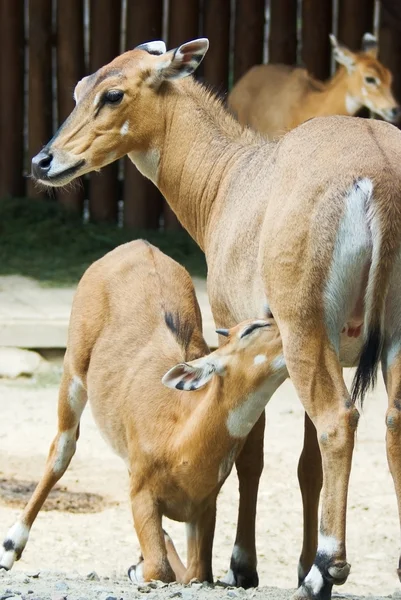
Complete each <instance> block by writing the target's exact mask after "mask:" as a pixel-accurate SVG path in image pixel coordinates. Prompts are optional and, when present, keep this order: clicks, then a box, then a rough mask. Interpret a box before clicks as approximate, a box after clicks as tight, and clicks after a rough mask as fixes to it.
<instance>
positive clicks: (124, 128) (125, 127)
mask: <svg viewBox="0 0 401 600" xmlns="http://www.w3.org/2000/svg"><path fill="white" fill-rule="evenodd" d="M128 131H129V121H125V123H123V125H122V127H121V129H120V133H121V135H127V133H128Z"/></svg>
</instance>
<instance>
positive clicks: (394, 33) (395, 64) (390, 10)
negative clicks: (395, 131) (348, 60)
mask: <svg viewBox="0 0 401 600" xmlns="http://www.w3.org/2000/svg"><path fill="white" fill-rule="evenodd" d="M397 11H398V13H397ZM379 37H380V54H379V58H380V60H381V61H382V62H383V64H384V65H385V66H386V67H387V68H388V69H390V71H391V72H392V74H393V86H392V89H393V93H394V96H395V98H396V100H397V102H398V103H399V104H401V8H400V5H399V4H398V6H396V3H395V2H394V1H393V2H391V0H386V2H383V3H382V4H381V7H380V36H379Z"/></svg>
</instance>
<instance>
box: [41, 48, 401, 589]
mask: <svg viewBox="0 0 401 600" xmlns="http://www.w3.org/2000/svg"><path fill="white" fill-rule="evenodd" d="M207 48H208V41H207V40H206V39H199V40H195V41H191V42H188V43H186V44H183V45H182V46H180V47H179V48H177V49H175V50H171V51H169V52H166V48H165V45H164V43H163V42H151V43H149V44H144V45H142V46H140V47H138V48H136V49H134V50H132V51H130V52H126V53H125V54H123V55H122V56H120V57H118V58H116V59H115V60H113V61H112V62H111V63H110V64H108V65H107V66H105V67H103V68H101V69H100V70H99V71H97V72H96V73H95V74H93V75H91V76H90V77H87V78H84V79H83V80H82V81H81V82H80V83H78V85H77V87H76V89H75V98H76V107H75V108H74V111H73V112H72V114H71V115H70V117H69V118H68V120H67V121H66V122H65V123H64V125H63V126H62V127H61V129H60V130H59V131H58V133H56V135H55V136H54V138H53V139H52V140H51V141H50V142H49V144H48V145H47V146H45V147H44V149H43V150H42V151H41V152H40V153H39V154H38V155H37V156H35V157H34V159H33V161H32V170H33V176H34V177H35V178H36V179H37V180H38V181H40V182H42V183H43V184H45V185H50V186H61V185H64V184H67V183H68V182H70V181H71V180H72V179H74V177H77V176H79V175H81V174H83V173H86V172H89V171H92V170H94V169H100V168H101V167H102V166H104V165H106V164H107V163H109V162H111V161H113V160H116V159H118V158H120V157H122V156H124V155H125V154H128V155H129V157H130V158H131V160H132V161H133V162H134V163H135V164H136V165H137V167H138V168H139V169H140V171H142V173H144V174H145V175H146V176H147V177H149V178H150V179H151V180H152V181H153V182H154V183H155V184H156V185H157V186H158V187H159V188H160V190H161V191H162V193H163V194H164V196H165V197H166V198H167V200H168V202H169V204H170V206H171V207H172V208H173V210H174V211H175V213H176V214H177V216H178V218H179V219H180V221H181V222H182V223H183V225H184V226H185V227H186V228H187V230H188V231H189V232H190V233H191V235H192V236H193V237H194V238H195V240H196V241H197V242H198V244H199V245H200V246H201V247H202V248H203V249H204V251H205V253H206V257H207V263H208V292H209V298H210V302H211V305H212V310H213V315H214V319H215V322H216V325H217V326H218V327H227V326H233V325H235V324H236V323H238V322H240V321H242V320H244V319H246V318H253V317H255V316H261V317H262V316H263V315H265V314H266V310H267V308H268V309H269V310H270V311H271V312H272V314H273V315H274V317H275V319H276V321H277V324H278V327H279V330H280V333H281V336H282V340H283V352H284V357H285V361H286V365H287V369H288V372H289V375H290V377H291V378H292V381H293V383H294V385H295V387H296V390H297V392H298V395H299V397H300V399H301V402H302V404H303V406H304V407H305V411H306V414H307V415H308V416H307V418H306V429H305V443H304V451H303V453H302V455H301V458H300V465H299V478H300V485H301V491H302V495H303V502H304V541H303V547H302V552H301V557H300V566H299V579H300V589H299V591H298V592H297V594H296V597H297V598H305V597H309V598H319V599H323V598H328V597H329V595H330V593H331V588H332V585H333V583H337V584H339V583H343V582H344V581H345V580H346V578H347V575H348V573H349V569H350V567H349V564H348V563H347V560H346V548H345V522H346V504H347V490H348V479H349V474H350V469H351V459H352V452H353V446H354V435H355V430H356V426H357V421H358V410H357V409H356V407H355V400H356V398H357V396H360V397H363V395H364V392H365V391H366V389H367V388H368V386H369V384H370V383H371V382H372V381H373V380H374V376H375V373H376V369H377V365H378V362H379V360H380V357H382V361H383V367H384V373H385V376H386V380H387V389H388V393H389V409H388V415H387V425H388V434H387V436H388V437H387V442H388V457H389V462H390V468H391V471H392V473H393V477H394V481H395V486H396V491H397V496H398V498H399V499H401V415H400V408H401V405H400V403H399V401H398V397H399V396H398V394H399V388H400V386H401V325H400V323H401V319H400V318H399V310H398V299H399V297H400V292H401V284H400V282H399V277H398V270H399V267H400V253H399V251H400V245H401V204H400V191H399V188H400V184H401V133H400V132H399V131H398V129H396V128H395V127H393V126H392V125H389V124H388V123H384V122H382V121H373V120H367V119H356V118H348V117H327V118H324V119H313V120H311V121H308V122H307V123H304V124H303V125H302V126H300V127H298V128H297V129H295V130H293V131H292V132H290V133H288V134H287V135H286V136H284V137H283V138H282V139H281V140H280V141H278V142H268V141H267V140H265V139H264V138H262V136H260V135H259V134H258V133H256V132H253V131H252V130H250V129H245V130H244V129H243V127H242V126H241V125H240V124H239V123H237V122H236V121H235V120H234V119H233V118H232V117H231V116H230V115H229V114H228V113H227V112H226V111H225V109H224V107H223V106H222V105H221V103H220V102H219V101H218V100H217V99H216V98H215V97H213V96H212V95H211V94H210V93H208V92H207V90H205V88H204V87H202V85H200V84H199V83H197V82H196V81H194V80H193V78H192V77H186V78H185V76H187V75H189V74H190V73H192V72H193V71H194V70H195V69H196V67H197V66H198V64H199V63H200V61H201V60H202V58H203V56H204V55H205V53H206V51H207ZM394 265H395V268H394ZM361 325H363V333H362V334H360V335H358V331H360V330H359V328H360V327H361ZM343 329H345V330H344V331H343ZM354 364H358V370H357V374H356V380H355V387H354V393H353V396H352V398H351V396H350V395H349V393H348V391H347V388H346V386H345V383H344V379H343V376H342V368H341V366H342V365H354ZM263 431H264V415H262V416H261V418H260V419H259V421H258V422H257V424H256V425H255V427H254V428H253V430H252V432H251V433H250V434H249V436H248V437H247V440H246V443H245V445H244V447H243V450H242V452H241V454H240V455H239V457H238V459H237V461H236V466H237V470H238V476H239V485H240V505H239V515H238V529H237V536H236V542H235V547H234V551H233V555H232V559H231V567H230V573H229V580H230V581H231V582H233V583H236V584H238V585H242V586H244V587H245V586H252V585H256V584H257V583H258V576H257V571H256V551H255V530H254V521H255V512H256V498H257V490H258V482H259V476H260V473H261V470H262V468H263ZM319 449H320V452H319ZM321 457H322V461H321ZM322 463H323V470H322ZM322 474H323V481H324V484H323V494H322V496H323V497H322V516H321V523H320V535H319V538H318V535H317V529H318V527H317V523H318V518H317V508H318V502H319V492H320V487H321V481H322Z"/></svg>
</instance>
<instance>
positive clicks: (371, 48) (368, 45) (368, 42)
mask: <svg viewBox="0 0 401 600" xmlns="http://www.w3.org/2000/svg"><path fill="white" fill-rule="evenodd" d="M362 52H364V53H365V54H369V56H372V57H373V58H377V54H378V52H379V45H378V43H377V38H376V37H375V36H374V35H373V34H372V33H365V34H364V36H363V38H362Z"/></svg>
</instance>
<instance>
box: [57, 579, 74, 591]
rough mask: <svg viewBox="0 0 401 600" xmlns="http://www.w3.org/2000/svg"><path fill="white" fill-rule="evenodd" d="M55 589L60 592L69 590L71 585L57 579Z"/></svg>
mask: <svg viewBox="0 0 401 600" xmlns="http://www.w3.org/2000/svg"><path fill="white" fill-rule="evenodd" d="M54 589H55V590H57V591H58V592H68V590H69V589H70V586H69V585H68V583H66V582H65V581H56V583H55V584H54Z"/></svg>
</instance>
